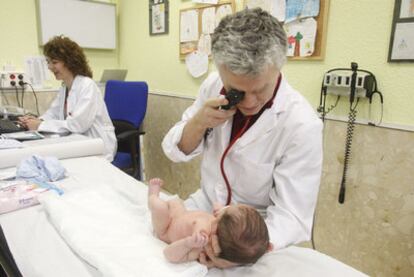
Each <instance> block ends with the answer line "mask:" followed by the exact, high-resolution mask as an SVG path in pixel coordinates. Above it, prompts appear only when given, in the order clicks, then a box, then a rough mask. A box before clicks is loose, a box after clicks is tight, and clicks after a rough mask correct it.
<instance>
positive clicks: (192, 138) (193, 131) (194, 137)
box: [178, 117, 206, 155]
mask: <svg viewBox="0 0 414 277" xmlns="http://www.w3.org/2000/svg"><path fill="white" fill-rule="evenodd" d="M205 131H206V128H204V127H202V125H201V124H200V123H199V122H198V121H197V119H196V118H195V117H193V118H192V119H191V120H189V121H188V122H187V124H186V125H185V127H184V130H183V134H182V136H181V140H180V142H179V143H178V148H179V149H180V150H181V151H182V152H183V153H185V154H186V155H188V154H190V153H191V152H193V151H194V149H196V148H197V146H198V145H199V144H200V142H201V141H202V139H203V136H204V133H205Z"/></svg>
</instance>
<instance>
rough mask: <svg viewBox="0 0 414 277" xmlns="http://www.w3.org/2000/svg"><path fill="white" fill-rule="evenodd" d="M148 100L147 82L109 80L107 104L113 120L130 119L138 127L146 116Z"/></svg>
mask: <svg viewBox="0 0 414 277" xmlns="http://www.w3.org/2000/svg"><path fill="white" fill-rule="evenodd" d="M147 101H148V85H147V83H146V82H127V81H115V80H109V81H108V82H107V83H106V86H105V104H106V106H107V109H108V112H109V117H110V118H111V120H122V121H128V122H129V123H131V124H132V125H134V126H135V127H136V128H138V127H139V126H140V125H141V123H142V121H143V120H144V117H145V112H146V111H147Z"/></svg>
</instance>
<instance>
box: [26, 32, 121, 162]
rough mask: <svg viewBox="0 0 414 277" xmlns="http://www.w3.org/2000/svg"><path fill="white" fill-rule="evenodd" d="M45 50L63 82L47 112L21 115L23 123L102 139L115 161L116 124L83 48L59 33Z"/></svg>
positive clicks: (52, 66) (50, 130)
mask: <svg viewBox="0 0 414 277" xmlns="http://www.w3.org/2000/svg"><path fill="white" fill-rule="evenodd" d="M43 53H44V55H45V56H46V60H47V63H48V67H49V70H50V71H51V72H52V73H53V74H54V75H55V77H56V79H57V80H61V81H62V82H63V85H62V87H61V89H60V90H59V93H58V95H57V97H56V98H55V100H54V101H53V103H52V104H51V106H50V107H49V109H48V110H47V111H46V113H45V114H43V115H42V116H41V117H39V118H36V117H33V116H23V117H20V118H19V122H20V124H21V125H23V126H24V127H26V128H27V129H29V130H38V131H44V132H56V133H61V132H71V133H79V134H82V135H85V136H88V137H92V138H102V140H103V141H104V146H105V155H106V158H107V159H108V160H109V161H112V160H113V157H114V155H115V152H116V145H117V142H116V136H115V131H114V126H113V125H112V121H111V119H110V118H109V115H108V111H107V109H106V106H105V102H104V101H103V97H102V94H101V92H100V90H99V88H98V86H97V85H96V83H95V82H94V81H93V80H92V79H91V78H92V71H91V69H90V67H89V65H88V62H87V60H86V56H85V54H84V53H83V50H82V48H81V47H80V46H79V45H78V44H77V43H76V42H74V41H72V40H71V39H69V38H68V37H64V36H56V37H53V38H52V39H51V40H50V41H49V42H47V43H46V44H45V45H44V47H43Z"/></svg>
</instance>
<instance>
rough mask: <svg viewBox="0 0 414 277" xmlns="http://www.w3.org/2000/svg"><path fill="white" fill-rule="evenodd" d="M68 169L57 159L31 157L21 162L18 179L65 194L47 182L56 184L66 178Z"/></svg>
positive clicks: (17, 174)
mask: <svg viewBox="0 0 414 277" xmlns="http://www.w3.org/2000/svg"><path fill="white" fill-rule="evenodd" d="M65 173H66V169H65V168H64V167H63V166H62V165H61V164H60V162H59V160H58V159H56V158H55V157H44V158H43V157H40V156H37V155H33V156H30V157H29V158H26V159H24V160H22V161H21V162H20V164H19V165H18V166H17V170H16V179H26V180H29V181H32V182H35V183H37V184H39V185H41V186H43V187H45V188H49V189H54V190H56V191H57V192H59V194H61V193H63V192H62V191H61V190H60V189H59V188H57V187H56V186H54V185H52V184H49V183H47V182H55V181H58V180H61V179H63V178H64V177H65Z"/></svg>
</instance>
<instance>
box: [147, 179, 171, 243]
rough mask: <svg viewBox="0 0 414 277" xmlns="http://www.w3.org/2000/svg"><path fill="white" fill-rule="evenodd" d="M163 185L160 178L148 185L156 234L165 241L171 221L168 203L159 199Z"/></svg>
mask: <svg viewBox="0 0 414 277" xmlns="http://www.w3.org/2000/svg"><path fill="white" fill-rule="evenodd" d="M163 184H164V182H163V181H162V180H161V179H158V178H156V179H151V180H150V181H149V184H148V208H149V209H150V211H151V217H152V225H153V227H154V232H155V234H156V235H157V236H158V237H159V238H160V239H162V240H164V239H165V233H166V232H167V230H168V225H169V224H170V221H171V217H170V209H169V205H168V202H166V201H164V200H162V199H160V198H159V197H158V196H159V193H160V190H161V186H162V185H163Z"/></svg>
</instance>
